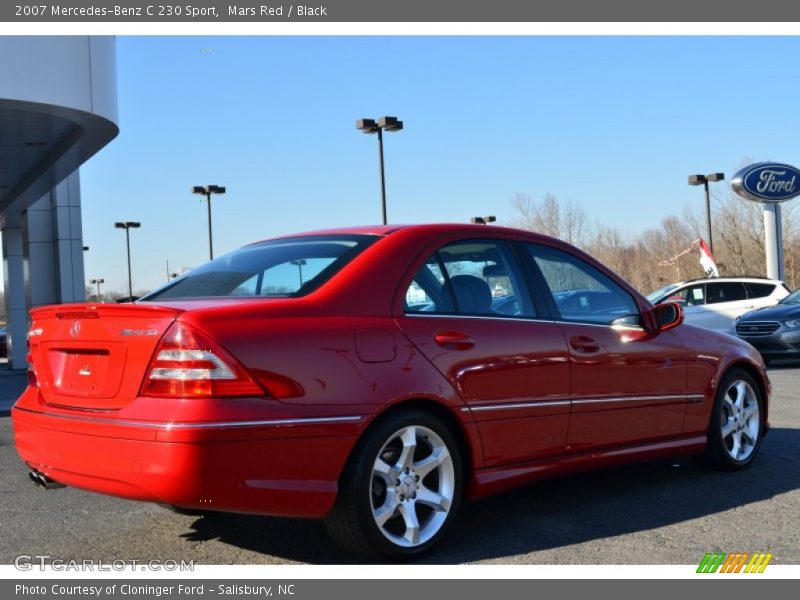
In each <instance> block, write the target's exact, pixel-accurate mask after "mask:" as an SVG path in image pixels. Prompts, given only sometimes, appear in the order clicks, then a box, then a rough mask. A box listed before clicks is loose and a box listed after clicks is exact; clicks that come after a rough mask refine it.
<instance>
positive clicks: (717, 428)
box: [703, 369, 764, 470]
mask: <svg viewBox="0 0 800 600" xmlns="http://www.w3.org/2000/svg"><path fill="white" fill-rule="evenodd" d="M763 414H764V399H763V398H762V394H761V389H760V388H759V386H758V385H757V384H756V382H755V380H754V379H753V377H752V376H751V375H750V374H749V373H747V372H746V371H743V370H741V369H734V370H732V371H730V372H729V373H727V374H726V375H725V376H724V377H723V378H722V380H721V382H720V386H719V388H718V390H717V394H716V397H715V399H714V407H713V409H712V412H711V420H710V424H709V429H708V447H707V449H706V452H705V454H704V455H703V458H704V461H705V462H706V463H708V464H709V465H711V466H713V467H716V468H720V469H726V470H735V469H741V468H743V467H746V466H747V465H749V464H750V463H751V462H753V460H754V459H755V457H756V454H757V453H758V448H759V446H760V444H761V436H762V433H763V431H764V419H763Z"/></svg>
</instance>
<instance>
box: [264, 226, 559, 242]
mask: <svg viewBox="0 0 800 600" xmlns="http://www.w3.org/2000/svg"><path fill="white" fill-rule="evenodd" d="M487 230H490V231H492V232H493V233H500V234H506V235H517V236H518V235H525V236H528V237H531V238H542V239H545V238H546V239H552V238H549V236H546V235H543V234H541V233H536V232H534V231H529V230H525V229H516V228H514V227H503V226H500V225H482V224H477V223H424V224H409V225H360V226H355V227H336V228H331V229H319V230H315V231H305V232H302V233H290V234H285V235H278V236H275V237H272V238H267V239H265V240H261V241H268V240H280V239H287V238H294V237H304V236H318V235H319V236H322V235H377V236H387V235H390V234H392V233H395V232H396V231H414V232H427V233H432V234H446V233H465V234H468V235H470V234H473V233H475V232H484V233H485V232H486V231H487ZM256 243H258V242H256Z"/></svg>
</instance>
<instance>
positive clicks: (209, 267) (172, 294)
mask: <svg viewBox="0 0 800 600" xmlns="http://www.w3.org/2000/svg"><path fill="white" fill-rule="evenodd" d="M376 239H377V237H376V236H370V235H341V236H339V235H337V236H308V237H298V238H287V239H283V240H274V241H269V242H262V243H260V244H253V245H251V246H245V247H244V248H240V249H239V250H236V251H234V252H231V253H230V254H226V255H225V256H222V257H220V258H217V259H215V260H213V261H211V262H209V263H206V264H204V265H202V266H200V267H197V268H196V269H193V270H191V271H189V272H188V273H187V274H186V275H184V276H183V277H181V278H179V279H176V280H175V281H174V282H171V283H169V284H168V285H166V286H164V287H162V288H160V289H158V290H156V291H154V292H152V293H150V294H148V295H147V296H145V297H143V298H142V300H143V301H152V300H167V299H170V300H173V299H181V298H204V297H220V296H229V297H230V296H233V297H262V298H264V297H295V296H302V295H304V294H307V293H309V292H310V291H312V290H314V289H316V288H318V287H319V286H321V285H322V284H323V283H325V282H326V281H327V280H328V279H330V278H331V277H333V275H335V274H336V273H337V272H338V271H339V270H340V269H341V268H342V267H343V266H344V265H346V264H347V263H348V262H350V261H351V260H352V259H353V258H354V257H355V256H357V255H358V254H359V253H360V252H361V251H363V250H364V248H366V247H367V246H369V245H370V244H372V243H373V242H374V241H375V240H376Z"/></svg>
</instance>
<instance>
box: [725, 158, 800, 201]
mask: <svg viewBox="0 0 800 600" xmlns="http://www.w3.org/2000/svg"><path fill="white" fill-rule="evenodd" d="M731 186H732V187H733V191H734V192H736V193H737V194H739V195H740V196H742V197H743V198H747V199H748V200H754V201H755V202H783V201H785V200H789V199H790V198H794V197H795V196H798V195H800V170H798V169H797V168H795V167H793V166H791V165H784V164H781V163H757V164H755V165H750V166H749V167H745V168H744V169H742V170H741V171H739V172H738V173H736V175H734V176H733V180H731Z"/></svg>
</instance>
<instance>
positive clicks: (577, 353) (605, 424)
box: [524, 244, 687, 452]
mask: <svg viewBox="0 0 800 600" xmlns="http://www.w3.org/2000/svg"><path fill="white" fill-rule="evenodd" d="M524 247H525V249H526V251H527V253H528V256H529V257H530V259H531V261H530V268H531V269H533V270H534V272H535V276H536V278H537V279H539V280H541V281H543V283H544V285H543V287H545V289H548V290H549V295H548V301H549V302H550V304H551V310H552V311H553V312H554V313H556V314H557V315H558V317H557V318H558V321H559V325H560V327H561V329H562V331H563V333H564V337H565V339H566V341H567V347H568V352H569V357H570V364H571V373H570V382H571V385H570V393H571V399H572V412H571V416H570V423H569V431H568V434H567V447H568V449H569V450H570V451H571V452H581V451H586V450H589V449H594V448H602V447H610V446H619V445H630V444H637V443H644V442H647V441H652V440H657V439H661V438H669V437H672V436H676V435H679V434H680V433H681V431H682V428H683V418H684V413H685V411H686V404H687V395H686V377H687V354H686V350H685V348H684V345H683V343H682V342H681V340H680V337H679V336H678V335H677V334H676V333H675V332H674V331H665V332H661V333H658V334H652V333H648V332H647V331H645V329H644V328H643V327H642V326H641V315H640V309H639V306H638V304H637V302H636V301H635V300H634V298H633V296H632V295H631V294H630V293H629V292H628V291H627V290H626V289H625V288H624V287H623V286H622V285H620V284H619V283H618V282H616V281H615V280H614V279H613V278H612V277H611V276H610V275H609V274H607V273H605V272H603V270H601V269H600V268H599V267H598V266H595V265H593V264H591V263H590V262H589V261H587V260H585V259H584V258H582V257H580V256H578V255H576V254H573V253H571V252H567V251H565V250H562V249H558V248H555V247H550V246H546V245H541V244H525V245H524ZM576 290H577V292H576ZM582 290H593V292H594V294H593V296H595V297H597V298H601V299H602V300H601V301H600V302H593V298H592V296H589V303H588V305H587V306H585V307H582V308H580V309H579V310H575V306H574V305H573V304H570V303H569V298H571V297H572V296H574V295H575V294H576V293H578V294H581V293H583V294H585V292H582ZM587 296H588V294H587Z"/></svg>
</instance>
